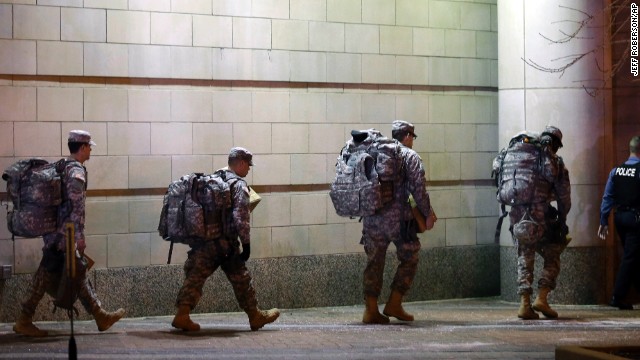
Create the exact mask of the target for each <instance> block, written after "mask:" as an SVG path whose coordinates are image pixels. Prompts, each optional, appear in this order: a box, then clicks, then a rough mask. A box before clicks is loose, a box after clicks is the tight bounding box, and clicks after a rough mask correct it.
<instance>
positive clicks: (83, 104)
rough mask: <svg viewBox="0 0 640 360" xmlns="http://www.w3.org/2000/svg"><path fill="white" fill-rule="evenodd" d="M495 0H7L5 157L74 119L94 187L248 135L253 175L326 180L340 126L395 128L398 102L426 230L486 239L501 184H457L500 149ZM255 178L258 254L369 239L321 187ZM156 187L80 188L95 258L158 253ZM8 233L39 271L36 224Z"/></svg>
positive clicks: (1, 40) (1, 118)
mask: <svg viewBox="0 0 640 360" xmlns="http://www.w3.org/2000/svg"><path fill="white" fill-rule="evenodd" d="M496 15H497V13H496V3H495V1H492V0H489V1H476V2H471V1H470V2H458V1H453V0H452V1H447V0H442V1H440V0H429V1H427V0H421V1H414V0H365V1H361V0H269V1H258V2H256V1H250V0H214V1H210V0H190V1H176V0H162V1H150V0H129V1H125V0H109V1H105V0H85V1H79V0H68V1H54V2H48V3H47V2H44V3H43V2H38V3H37V5H36V1H35V0H33V1H18V0H15V1H7V0H4V1H3V0H0V166H2V167H3V168H4V167H6V166H8V165H9V164H11V163H12V162H13V161H15V159H16V158H19V157H30V156H43V157H47V158H51V159H55V158H57V157H60V156H63V155H66V153H67V149H66V144H65V141H64V139H65V137H66V134H67V133H68V131H69V130H71V129H76V128H83V129H86V130H89V131H90V132H91V133H92V135H93V138H94V140H95V141H96V142H97V143H98V146H97V147H95V148H94V149H93V152H92V158H91V159H90V160H89V161H88V162H87V163H86V165H87V169H88V171H89V179H90V180H89V189H90V190H106V191H117V190H122V189H148V188H152V189H162V188H165V187H166V186H167V185H168V183H169V182H170V181H172V180H174V179H177V178H178V177H179V176H181V175H184V174H186V173H188V172H191V171H203V172H211V171H214V170H216V169H218V168H220V167H222V166H225V164H226V154H227V152H228V150H229V148H230V147H232V146H244V147H247V148H249V149H251V150H252V151H253V152H254V153H255V163H256V165H255V166H254V167H253V168H252V171H251V173H250V174H249V176H248V177H247V180H248V182H249V183H250V184H252V185H262V186H270V185H316V184H321V185H322V184H327V183H329V182H331V180H332V179H333V176H334V164H335V158H336V155H337V152H338V151H339V150H340V148H341V147H342V145H343V144H344V141H345V140H346V138H347V136H348V132H349V130H351V129H354V128H368V127H376V128H378V129H380V130H382V131H383V133H385V134H387V135H390V122H391V120H393V119H396V118H401V119H405V120H408V121H411V122H413V123H415V124H416V134H418V136H419V137H418V139H417V140H416V142H415V147H414V148H415V149H416V151H418V152H419V154H420V155H421V156H422V158H423V160H424V163H425V169H426V171H427V179H428V180H430V181H438V182H444V185H438V186H432V187H431V188H430V191H431V196H432V202H433V206H434V208H435V209H436V211H437V214H438V216H439V218H440V220H439V221H438V223H437V225H436V227H435V228H434V230H432V231H430V232H427V233H425V234H422V235H421V238H422V239H423V246H424V247H426V248H428V247H441V246H467V245H476V244H488V243H491V242H492V241H493V235H492V234H493V229H492V227H495V223H494V220H495V214H496V211H497V209H496V208H495V207H494V206H487V204H493V203H494V201H493V196H494V193H493V189H491V188H490V187H486V186H468V185H457V184H458V183H460V182H465V181H471V182H473V181H475V180H486V179H488V178H489V176H490V174H489V171H488V169H489V165H490V162H491V159H492V157H493V155H494V152H495V151H496V150H497V142H498V139H497V133H498V130H497V119H498V114H497V94H496V92H495V90H494V89H495V88H496V87H497V61H496V59H497V40H498V39H497V20H496V19H497V16H496ZM22 75H29V77H23V76H22ZM447 184H449V185H447ZM0 186H1V187H0V191H4V189H5V185H4V183H2V184H0ZM262 195H263V200H262V202H261V204H260V205H259V206H258V208H257V209H256V210H255V211H254V213H253V216H252V237H253V244H254V246H253V249H252V250H253V251H252V252H253V254H252V255H253V256H255V257H258V258H260V257H263V258H264V257H278V256H299V255H314V254H335V253H345V252H346V253H348V252H361V251H362V246H361V245H359V244H358V242H359V239H360V236H361V224H360V223H359V222H358V221H357V220H356V219H348V218H341V217H338V216H337V215H336V214H335V212H334V211H333V206H332V204H331V201H330V199H329V197H328V195H327V193H326V191H303V192H294V193H290V192H282V193H280V192H273V193H268V192H267V193H264V194H262ZM161 201H162V197H161V196H158V195H156V196H146V195H145V196H125V197H122V196H114V195H110V196H99V197H98V196H92V197H89V199H88V202H87V224H86V234H87V242H88V246H89V253H90V254H92V255H93V256H94V257H95V259H96V260H97V266H98V267H122V266H144V265H159V264H164V263H166V256H167V252H168V248H169V243H168V242H166V241H164V240H162V239H160V238H159V237H158V235H157V231H156V227H157V218H158V215H159V208H160V204H161ZM9 238H10V234H9V233H8V231H7V229H6V225H5V224H4V223H3V222H2V223H0V262H10V263H13V264H15V269H16V272H23V273H24V272H32V271H33V270H34V269H35V267H36V266H37V260H34V259H37V258H39V252H40V248H41V240H40V239H21V240H20V241H16V242H15V243H11V242H9V240H8V239H9ZM186 249H187V248H186V247H185V246H184V245H179V244H178V245H176V248H175V249H174V255H173V261H172V262H173V263H180V262H182V261H184V259H185V257H186ZM14 254H15V256H14Z"/></svg>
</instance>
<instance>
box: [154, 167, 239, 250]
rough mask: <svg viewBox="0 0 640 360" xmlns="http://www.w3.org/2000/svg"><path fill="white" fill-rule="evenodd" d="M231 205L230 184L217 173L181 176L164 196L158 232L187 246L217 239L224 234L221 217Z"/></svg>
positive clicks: (163, 236)
mask: <svg viewBox="0 0 640 360" xmlns="http://www.w3.org/2000/svg"><path fill="white" fill-rule="evenodd" d="M230 208H231V191H230V187H229V184H228V183H227V182H226V181H225V180H224V179H223V178H222V177H221V176H220V174H219V173H215V174H211V175H205V174H202V173H192V174H188V175H184V176H182V177H181V178H180V179H179V180H176V181H173V182H172V183H171V184H170V185H169V188H168V189H167V192H166V194H165V195H164V199H163V202H162V211H161V213H160V222H159V224H158V233H159V234H160V236H161V237H162V238H164V239H165V240H168V241H171V242H172V243H176V242H177V243H183V244H188V245H194V244H197V243H198V242H203V241H209V240H213V239H216V238H218V237H220V236H222V235H223V233H224V229H223V227H224V222H223V221H222V219H223V216H225V214H226V211H228V210H229V209H230Z"/></svg>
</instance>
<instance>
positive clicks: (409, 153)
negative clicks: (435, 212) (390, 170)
mask: <svg viewBox="0 0 640 360" xmlns="http://www.w3.org/2000/svg"><path fill="white" fill-rule="evenodd" d="M400 149H401V154H402V161H403V170H404V189H405V192H404V195H403V198H401V199H400V201H401V203H402V204H406V203H407V201H408V200H409V194H411V195H412V196H413V199H414V200H415V202H416V204H417V207H418V209H419V210H420V212H421V213H422V214H423V215H424V216H425V217H427V216H429V213H430V212H431V201H430V199H429V193H428V192H427V180H426V178H425V171H424V166H423V164H422V159H421V158H420V155H418V153H417V152H415V151H414V150H412V149H410V148H408V147H406V146H404V145H403V146H401V147H400ZM412 218H413V214H412V213H411V208H410V207H408V206H405V208H404V210H403V219H404V220H410V219H412Z"/></svg>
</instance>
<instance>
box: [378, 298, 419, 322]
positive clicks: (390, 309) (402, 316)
mask: <svg viewBox="0 0 640 360" xmlns="http://www.w3.org/2000/svg"><path fill="white" fill-rule="evenodd" d="M382 313H383V314H385V315H387V316H389V317H392V316H393V317H394V318H396V319H398V320H402V321H413V315H411V314H409V313H407V312H406V311H404V309H403V308H402V294H400V292H398V291H397V290H393V291H392V292H391V296H389V301H387V305H385V306H384V310H382Z"/></svg>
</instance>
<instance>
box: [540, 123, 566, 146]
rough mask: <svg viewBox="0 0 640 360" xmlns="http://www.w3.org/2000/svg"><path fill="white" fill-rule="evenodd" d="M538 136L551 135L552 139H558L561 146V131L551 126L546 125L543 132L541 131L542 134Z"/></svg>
mask: <svg viewBox="0 0 640 360" xmlns="http://www.w3.org/2000/svg"><path fill="white" fill-rule="evenodd" d="M540 135H551V136H553V137H555V138H556V139H558V142H559V143H560V146H562V131H560V129H558V128H557V127H555V126H551V125H547V126H546V127H545V128H544V130H543V131H542V134H540Z"/></svg>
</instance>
